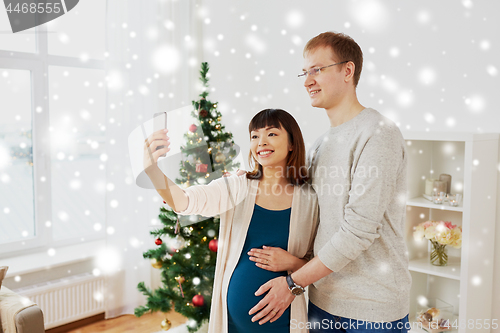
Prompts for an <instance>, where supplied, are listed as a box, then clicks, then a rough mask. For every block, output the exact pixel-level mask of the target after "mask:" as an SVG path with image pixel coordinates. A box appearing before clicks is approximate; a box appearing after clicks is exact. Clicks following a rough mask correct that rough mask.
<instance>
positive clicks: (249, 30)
mask: <svg viewBox="0 0 500 333" xmlns="http://www.w3.org/2000/svg"><path fill="white" fill-rule="evenodd" d="M200 4H201V6H200V9H199V14H200V19H201V20H202V21H203V22H204V25H203V36H202V39H201V40H200V39H198V40H197V41H196V42H198V43H203V45H204V59H203V60H204V61H208V62H209V63H210V65H211V74H212V78H211V85H212V87H213V88H215V91H213V93H212V94H211V96H210V97H211V100H212V101H213V102H215V101H218V102H219V106H220V109H221V110H222V111H223V114H224V118H223V122H224V123H225V124H226V126H227V128H228V130H230V131H232V132H233V134H234V135H235V141H236V142H237V143H238V144H239V145H241V146H242V151H243V152H244V156H246V152H247V151H248V147H249V146H248V130H247V126H248V122H249V120H250V119H251V117H252V116H253V115H254V114H255V113H256V112H257V111H260V110H261V109H264V108H272V107H276V108H283V109H285V110H287V111H289V112H291V113H293V115H294V116H295V117H296V118H297V120H298V121H299V123H300V124H301V127H302V129H303V132H304V137H305V140H306V144H312V142H313V141H314V139H315V138H316V137H317V136H318V135H319V134H320V133H321V132H323V131H325V130H326V129H327V128H328V126H329V123H328V121H327V118H326V115H325V114H324V111H323V110H318V109H314V108H312V107H310V105H309V100H308V97H307V95H306V93H305V90H304V87H303V85H302V84H303V80H301V79H299V78H297V74H299V73H300V72H301V69H302V60H303V59H302V49H303V46H304V45H305V43H306V42H307V40H309V39H310V38H312V37H313V36H315V35H317V34H319V33H321V32H324V31H341V32H345V33H347V34H349V35H350V36H352V37H353V38H354V39H355V40H356V41H357V42H358V44H359V45H360V46H361V48H362V49H363V52H364V66H363V73H362V79H361V81H360V83H359V87H358V97H359V100H360V102H361V103H362V104H363V105H365V106H369V107H373V108H375V109H377V110H379V111H380V112H381V113H383V114H384V115H386V116H388V117H389V118H391V119H393V120H394V121H396V122H397V123H399V124H400V127H401V129H408V128H409V129H411V130H422V131H423V130H427V129H429V130H430V131H457V132H458V131H459V132H500V112H499V111H498V105H499V104H500V94H499V92H500V90H499V88H500V84H499V74H498V71H499V70H500V61H499V59H500V48H499V46H500V45H499V42H500V39H499V35H498V31H500V26H499V21H500V20H499V19H500V2H492V1H490V2H485V1H482V2H479V1H473V0H463V1H440V2H439V4H437V3H436V2H435V1H429V0H424V1H418V2H415V1H413V2H408V1H407V2H396V1H377V0H358V1H342V2H341V1H328V0H324V1H307V2H306V1H290V0H287V1H276V0H273V1H262V0H253V1H238V2H235V1H229V0H217V1H215V0H203V1H202V2H201V3H200ZM281 71H282V72H283V75H280V72H281ZM499 170H500V166H499ZM499 176H500V175H499ZM499 184H500V183H499ZM497 226H498V227H497V232H496V241H497V242H496V243H497V249H496V259H495V281H499V280H500V246H499V245H498V244H500V212H499V213H498V216H497ZM497 284H498V283H497ZM493 292H494V297H493V298H494V305H493V315H492V317H493V318H498V319H499V320H500V287H499V286H495V288H494V291H493ZM487 316H488V315H487V314H485V317H487ZM497 332H500V330H498V331H497Z"/></svg>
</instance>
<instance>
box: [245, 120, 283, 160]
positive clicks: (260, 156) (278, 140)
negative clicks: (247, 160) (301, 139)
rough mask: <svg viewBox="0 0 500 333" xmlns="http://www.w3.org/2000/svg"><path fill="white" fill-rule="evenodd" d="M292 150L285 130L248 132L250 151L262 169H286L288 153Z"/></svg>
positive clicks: (264, 129) (269, 128) (270, 128)
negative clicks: (278, 167)
mask: <svg viewBox="0 0 500 333" xmlns="http://www.w3.org/2000/svg"><path fill="white" fill-rule="evenodd" d="M291 150H292V147H291V146H290V142H289V139H288V133H287V131H286V130H285V129H283V127H282V128H276V127H272V126H269V127H263V128H259V129H255V130H253V131H251V132H250V151H251V152H252V156H253V157H254V159H255V160H256V161H257V162H258V163H259V164H260V165H262V167H264V168H265V167H277V166H281V167H283V169H284V168H285V167H286V162H287V157H288V153H289V152H290V151H291Z"/></svg>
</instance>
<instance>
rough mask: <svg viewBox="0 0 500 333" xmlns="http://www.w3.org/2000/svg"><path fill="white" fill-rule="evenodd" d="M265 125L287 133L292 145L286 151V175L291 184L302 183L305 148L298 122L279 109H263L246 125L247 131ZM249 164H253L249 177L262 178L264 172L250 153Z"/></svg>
mask: <svg viewBox="0 0 500 333" xmlns="http://www.w3.org/2000/svg"><path fill="white" fill-rule="evenodd" d="M266 127H275V128H278V129H284V130H285V131H286V132H287V133H288V142H289V143H290V145H291V146H292V147H293V148H292V151H290V152H289V153H288V157H287V160H286V177H287V179H288V180H289V181H290V183H291V184H293V185H302V184H304V183H305V182H306V181H307V178H308V175H307V168H306V148H305V145H304V139H303V137H302V132H301V131H300V127H299V124H297V121H296V120H295V118H293V116H292V115H291V114H290V113H288V112H286V111H285V110H281V109H265V110H262V111H260V112H259V113H257V114H256V115H255V116H254V117H253V118H252V120H251V121H250V124H249V125H248V133H249V134H250V135H251V133H252V131H255V130H259V129H261V128H266ZM248 162H249V164H250V166H252V164H253V168H254V169H253V171H249V172H247V178H249V179H262V177H263V176H264V173H263V171H262V165H260V164H259V163H258V162H257V161H256V160H255V158H254V157H253V155H252V151H250V154H249V156H248Z"/></svg>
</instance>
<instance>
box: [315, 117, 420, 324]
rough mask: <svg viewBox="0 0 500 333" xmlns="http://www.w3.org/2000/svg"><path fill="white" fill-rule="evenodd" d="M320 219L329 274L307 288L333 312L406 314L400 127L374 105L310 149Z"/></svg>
mask: <svg viewBox="0 0 500 333" xmlns="http://www.w3.org/2000/svg"><path fill="white" fill-rule="evenodd" d="M309 161H310V163H311V180H312V185H313V187H314V189H315V190H316V192H317V194H318V201H319V207H320V224H319V229H318V234H317V236H316V241H315V244H314V253H315V255H317V256H319V259H320V260H321V262H322V263H323V264H324V265H326V266H327V267H328V268H330V269H331V270H332V271H333V273H331V274H329V275H328V276H326V277H324V278H322V279H321V280H319V281H317V282H316V283H314V284H313V285H311V286H310V287H309V295H310V299H311V302H312V303H314V304H315V305H316V306H318V307H320V308H321V309H323V310H325V311H327V312H329V313H331V314H333V315H337V316H341V317H346V318H352V319H357V320H365V321H377V322H380V321H385V322H388V321H395V320H399V319H401V318H403V317H405V316H406V315H407V314H408V313H409V303H410V286H411V276H410V272H409V270H408V256H407V248H406V244H405V241H404V224H405V214H406V163H407V157H406V151H405V142H404V139H403V137H402V135H401V132H400V130H399V129H398V127H397V126H396V125H395V124H394V123H393V122H392V121H391V120H389V119H387V118H385V117H384V116H382V115H381V114H380V113H378V112H377V111H375V110H373V109H364V110H363V111H362V112H361V113H360V114H358V115H357V116H356V117H354V118H353V119H351V120H349V121H347V122H345V123H343V124H341V125H339V126H337V127H332V128H330V129H329V130H328V132H326V133H325V134H324V135H322V136H321V137H320V138H319V139H318V140H317V141H316V143H315V144H314V146H313V147H312V149H311V151H310V153H309Z"/></svg>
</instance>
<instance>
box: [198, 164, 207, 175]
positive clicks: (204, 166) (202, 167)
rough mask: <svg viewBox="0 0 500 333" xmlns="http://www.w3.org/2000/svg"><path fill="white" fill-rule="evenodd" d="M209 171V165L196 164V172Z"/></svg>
mask: <svg viewBox="0 0 500 333" xmlns="http://www.w3.org/2000/svg"><path fill="white" fill-rule="evenodd" d="M207 170H208V164H202V163H198V164H196V172H203V173H206V172H207Z"/></svg>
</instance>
